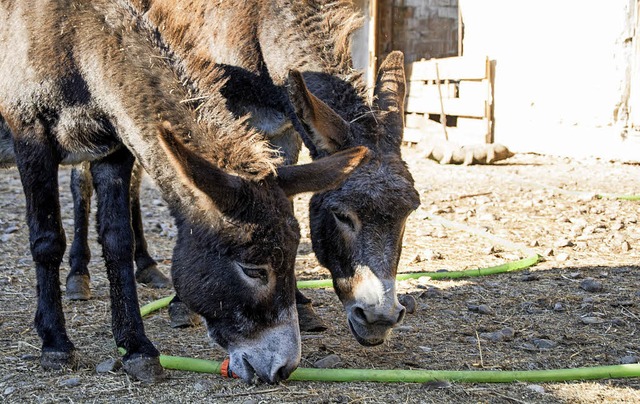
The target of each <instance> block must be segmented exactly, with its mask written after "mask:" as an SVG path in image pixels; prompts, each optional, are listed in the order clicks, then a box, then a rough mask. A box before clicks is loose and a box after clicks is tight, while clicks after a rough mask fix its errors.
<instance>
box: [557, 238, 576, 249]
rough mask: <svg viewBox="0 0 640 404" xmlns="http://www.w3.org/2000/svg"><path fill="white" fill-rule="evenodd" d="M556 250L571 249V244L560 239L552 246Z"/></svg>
mask: <svg viewBox="0 0 640 404" xmlns="http://www.w3.org/2000/svg"><path fill="white" fill-rule="evenodd" d="M553 246H554V247H556V248H562V247H573V242H572V241H570V240H569V239H566V238H561V239H559V240H558V241H556V242H555V243H554V244H553Z"/></svg>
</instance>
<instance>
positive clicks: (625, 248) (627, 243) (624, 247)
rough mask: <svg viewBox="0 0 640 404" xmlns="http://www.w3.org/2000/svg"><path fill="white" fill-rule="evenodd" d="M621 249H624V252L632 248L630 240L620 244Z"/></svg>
mask: <svg viewBox="0 0 640 404" xmlns="http://www.w3.org/2000/svg"><path fill="white" fill-rule="evenodd" d="M620 249H621V250H622V251H624V252H627V251H629V250H631V244H629V242H628V241H623V242H622V243H621V244H620Z"/></svg>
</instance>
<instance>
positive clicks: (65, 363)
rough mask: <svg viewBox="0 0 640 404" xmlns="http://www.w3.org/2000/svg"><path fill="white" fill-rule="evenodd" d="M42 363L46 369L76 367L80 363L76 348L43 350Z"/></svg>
mask: <svg viewBox="0 0 640 404" xmlns="http://www.w3.org/2000/svg"><path fill="white" fill-rule="evenodd" d="M40 365H42V368H43V369H45V370H60V369H64V368H70V369H75V368H76V367H77V365H78V358H77V356H76V352H75V350H73V351H70V352H63V351H42V355H40Z"/></svg>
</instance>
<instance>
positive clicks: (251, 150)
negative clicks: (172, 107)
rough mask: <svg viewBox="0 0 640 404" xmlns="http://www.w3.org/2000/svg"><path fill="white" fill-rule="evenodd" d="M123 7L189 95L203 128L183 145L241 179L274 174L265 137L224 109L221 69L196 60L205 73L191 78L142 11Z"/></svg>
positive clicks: (274, 157)
mask: <svg viewBox="0 0 640 404" xmlns="http://www.w3.org/2000/svg"><path fill="white" fill-rule="evenodd" d="M201 4H206V3H201ZM125 5H126V2H125ZM141 6H142V7H143V8H142V11H144V10H145V9H146V8H147V6H148V4H147V2H142V3H141ZM126 8H127V9H129V11H130V12H131V14H132V16H133V17H134V21H135V23H136V25H137V27H138V29H140V30H141V31H142V32H144V33H146V34H147V35H148V38H149V41H150V42H152V43H154V44H155V45H156V48H157V49H160V51H161V53H162V55H163V57H164V62H165V63H166V64H167V65H168V66H169V67H170V68H171V69H172V71H173V72H174V73H175V74H176V76H177V78H178V80H179V81H180V82H181V83H182V85H183V87H184V88H185V90H186V92H187V94H188V97H187V98H186V99H184V100H183V101H182V102H183V103H185V104H187V105H188V106H190V107H191V108H193V109H194V111H195V113H196V120H197V122H198V124H199V125H201V127H202V128H203V129H205V130H204V131H203V132H204V135H203V136H199V137H198V139H193V138H191V137H188V138H185V139H182V140H183V142H184V143H185V144H187V145H189V147H191V148H193V149H195V150H196V151H197V152H198V153H200V154H201V155H202V157H204V158H206V159H207V160H209V161H210V162H212V163H213V164H215V165H216V166H218V167H220V168H222V169H224V170H225V171H227V172H229V173H233V174H235V175H238V176H240V177H243V178H246V179H249V180H256V181H258V180H261V179H263V178H265V177H266V176H268V175H271V174H275V172H276V167H277V166H279V165H281V163H282V157H281V156H280V155H279V154H278V152H277V151H276V150H275V149H274V148H273V147H272V146H271V145H270V144H269V143H268V140H267V139H266V138H265V137H264V136H262V135H261V134H260V133H258V132H257V131H256V130H254V129H253V128H251V127H250V126H249V125H248V124H247V119H248V117H242V118H240V119H237V118H236V117H234V116H233V114H232V113H231V111H229V110H228V109H227V108H226V99H225V98H224V97H223V95H222V93H221V92H220V91H221V89H222V87H224V85H225V84H226V79H225V78H224V74H223V72H222V70H221V69H219V68H217V67H216V66H215V65H212V64H211V63H210V62H209V61H208V60H207V59H205V58H198V57H196V58H195V63H196V64H197V65H198V68H197V70H196V71H199V72H207V73H206V74H205V75H203V76H200V77H197V78H194V77H191V76H190V75H189V69H187V66H186V63H188V62H187V61H185V60H183V59H182V58H181V57H180V56H179V54H178V53H177V52H174V51H173V49H172V48H171V46H170V45H169V43H168V42H167V41H165V40H164V38H163V36H162V35H161V33H160V32H159V30H158V28H157V27H156V26H154V25H153V24H152V23H151V21H150V20H149V18H148V17H147V16H146V15H145V14H141V13H140V11H141V10H136V9H134V8H133V7H126ZM185 32H186V31H185Z"/></svg>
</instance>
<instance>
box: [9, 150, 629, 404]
mask: <svg viewBox="0 0 640 404" xmlns="http://www.w3.org/2000/svg"><path fill="white" fill-rule="evenodd" d="M404 153H405V158H406V160H407V161H408V163H409V165H410V168H411V171H412V173H413V175H414V177H415V180H416V184H417V188H418V189H419V191H420V196H421V200H422V206H421V208H420V209H419V210H418V211H416V212H414V213H413V214H412V215H411V216H410V218H409V221H408V223H407V230H406V235H405V238H404V250H403V255H402V260H401V264H400V271H401V272H415V271H438V270H442V269H446V270H462V269H470V268H478V267H486V266H491V265H496V264H500V263H503V262H507V261H513V260H516V259H518V258H521V257H522V255H521V253H519V252H518V251H515V250H513V249H510V248H505V247H504V246H501V245H500V244H497V243H495V242H493V241H490V240H488V239H486V238H482V237H478V236H475V235H470V234H469V233H466V232H464V231H460V230H455V229H450V228H445V227H442V226H441V225H438V224H436V223H434V222H432V221H430V220H428V219H426V217H427V215H428V214H438V215H439V216H442V217H444V218H447V219H449V220H452V221H455V222H458V223H463V224H466V225H468V226H472V227H474V228H480V229H486V230H488V231H489V232H490V233H491V234H493V235H495V236H498V237H501V238H502V239H504V240H507V241H510V242H513V243H519V244H522V245H525V246H528V247H531V248H533V249H534V250H535V251H536V252H538V253H539V254H541V255H542V256H543V257H544V261H543V262H541V263H539V264H538V265H536V266H535V267H533V268H531V269H530V270H526V271H521V272H513V273H508V274H500V275H493V276H487V277H483V278H471V279H464V280H455V281H442V280H440V281H435V280H429V279H428V278H422V279H420V280H414V281H403V282H399V283H398V285H399V292H400V293H402V294H405V293H407V294H411V295H412V296H414V297H415V299H416V301H417V311H416V312H415V314H412V315H407V317H406V319H405V321H404V324H403V325H402V326H400V327H398V328H397V329H396V330H395V331H394V333H393V335H392V337H391V338H390V340H389V341H388V342H387V343H385V344H383V345H382V346H378V347H373V348H365V347H362V346H360V345H358V343H357V342H356V341H355V339H354V338H353V337H352V336H351V335H350V332H349V330H348V326H347V324H346V320H345V315H344V313H343V310H342V307H341V305H340V304H339V301H338V299H337V297H336V296H335V293H334V292H333V291H332V290H328V289H326V290H311V291H309V292H308V295H309V297H311V298H312V299H313V300H314V302H315V305H316V310H317V311H318V313H319V314H320V315H321V316H322V318H323V319H324V320H325V321H326V323H327V324H328V326H329V329H328V330H327V331H325V332H322V333H303V340H302V357H303V359H302V363H301V366H303V367H312V366H313V365H314V363H315V362H316V361H317V360H319V359H322V358H324V357H327V356H328V355H330V354H335V355H337V356H338V357H339V358H340V363H339V364H338V365H337V367H339V368H367V369H437V370H482V369H492V370H532V369H554V368H573V367H582V366H596V365H612V364H620V363H635V362H638V358H640V338H639V335H638V334H639V332H640V330H639V328H640V271H639V269H640V267H639V265H640V225H639V223H638V219H639V216H640V209H639V207H640V205H639V203H640V202H637V201H636V202H633V201H620V200H614V199H597V198H595V197H593V194H594V193H611V194H631V193H640V166H638V165H632V164H622V163H616V162H608V161H600V160H595V159H589V160H573V159H562V158H554V157H549V156H539V155H517V156H515V157H513V158H511V159H509V160H506V161H504V162H502V163H501V164H498V165H495V166H471V167H462V166H440V165H438V164H435V163H433V162H431V161H428V160H424V159H422V158H421V155H420V152H419V149H417V148H413V149H409V148H406V149H405V150H404ZM60 182H61V186H62V187H63V192H62V207H63V210H64V212H63V214H64V218H65V219H64V224H65V228H66V231H67V235H68V239H69V240H68V241H70V238H71V235H72V232H71V229H72V219H71V213H72V202H71V199H70V192H68V182H69V171H68V169H64V170H63V171H62V172H61V181H60ZM0 188H1V191H0V192H1V193H0V195H2V197H1V198H0V205H1V209H2V213H1V214H0V256H1V258H0V290H1V293H0V399H1V400H3V401H6V402H38V403H50V402H125V401H126V402H131V403H150V402H168V403H178V402H180V403H182V402H185V403H186V402H239V403H261V402H278V403H280V402H313V403H322V402H340V403H382V402H384V403H387V402H403V403H404V402H409V403H418V402H420V403H425V402H433V403H460V402H487V403H523V402H536V403H538V402H540V403H560V402H563V403H564V402H571V403H578V402H579V403H596V402H598V403H599V402H640V379H638V378H635V379H619V380H602V381H591V382H568V383H541V384H534V383H511V384H464V383H449V384H447V383H443V384H439V385H434V384H427V385H421V384H382V383H317V382H293V381H287V382H284V383H281V384H280V385H276V386H270V385H258V386H248V385H245V384H243V383H242V382H239V381H237V380H228V379H222V378H221V377H219V376H214V375H207V374H197V373H188V372H178V371H168V374H169V379H168V380H167V381H165V382H163V383H160V384H157V385H151V386H148V385H143V384H141V383H139V382H134V381H132V380H130V379H129V378H128V377H127V375H126V374H124V373H123V372H122V371H116V372H112V373H107V374H97V373H96V369H95V368H96V365H97V364H99V363H101V362H103V361H105V360H107V359H109V358H115V357H116V356H117V352H116V350H115V346H114V342H113V339H112V336H111V328H110V311H109V299H108V287H107V279H106V275H105V272H104V270H103V264H102V259H101V254H100V250H99V247H98V246H97V244H96V243H95V233H92V236H91V237H92V242H93V244H92V245H93V258H92V260H91V271H92V288H93V293H94V298H93V299H92V300H90V301H87V302H70V301H65V302H64V308H65V314H66V318H67V327H68V330H69V333H70V336H71V338H72V340H73V341H74V343H75V344H76V347H77V348H78V350H79V352H80V354H81V357H82V366H81V367H80V369H78V370H75V371H71V370H65V371H57V372H44V371H43V370H42V369H41V368H40V366H39V363H38V360H37V358H38V355H39V346H40V340H39V338H38V336H37V334H36V332H35V330H34V329H33V315H34V312H35V276H34V271H33V269H32V261H31V257H30V253H29V247H28V235H27V227H26V225H25V222H24V200H23V199H24V198H23V195H22V191H21V187H20V181H19V178H18V174H17V171H16V170H15V169H11V170H7V171H6V172H5V173H3V174H2V179H1V180H0ZM569 191H584V192H585V193H580V194H576V193H573V192H569ZM295 202H296V208H297V212H299V216H300V221H301V225H302V236H303V238H302V243H301V245H300V249H299V258H298V271H299V275H300V278H301V279H317V278H323V277H327V276H328V273H327V271H326V270H324V269H322V268H321V267H319V266H318V263H317V261H316V260H315V258H314V256H313V253H312V251H311V244H310V240H309V238H308V235H309V229H308V223H307V221H306V208H305V206H306V204H307V202H308V196H302V197H299V198H297V200H296V201H295ZM142 203H143V210H144V219H145V226H146V234H147V236H148V241H149V245H150V248H151V252H152V254H153V255H154V257H156V258H157V260H158V261H159V262H160V265H161V267H162V269H163V270H165V271H167V272H168V270H169V267H170V259H171V251H172V247H173V243H174V240H175V235H176V232H175V228H174V226H173V224H172V220H171V219H170V217H169V215H168V210H167V207H166V205H165V203H164V202H163V201H162V199H161V198H160V196H159V194H158V192H157V191H156V189H155V188H154V187H153V185H152V184H151V183H150V181H146V182H145V184H144V191H143V196H142ZM92 231H93V230H92ZM67 270H68V269H67V264H65V268H64V269H63V271H62V276H63V277H64V276H66V272H67ZM169 293H170V291H168V290H153V289H149V288H146V287H142V286H140V287H139V295H140V301H141V303H147V302H150V301H152V300H155V299H158V298H160V297H164V296H166V295H168V294H169ZM145 325H146V330H147V334H148V335H149V337H150V338H151V339H152V340H153V341H154V342H155V343H156V344H157V346H158V348H159V349H160V350H161V352H163V353H165V354H169V355H179V356H189V357H198V358H207V359H216V360H221V359H222V358H224V356H225V355H224V352H223V351H221V350H219V349H218V348H215V347H212V346H211V345H210V344H209V342H208V340H207V337H206V333H205V331H204V329H203V328H202V327H198V328H194V329H189V330H175V329H171V328H170V327H169V319H168V315H167V313H166V310H162V311H159V312H157V313H155V314H152V315H150V316H149V317H147V318H146V319H145ZM496 332H497V333H496Z"/></svg>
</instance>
